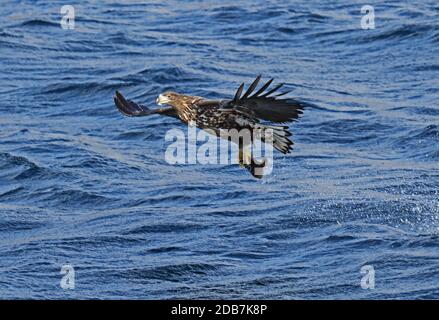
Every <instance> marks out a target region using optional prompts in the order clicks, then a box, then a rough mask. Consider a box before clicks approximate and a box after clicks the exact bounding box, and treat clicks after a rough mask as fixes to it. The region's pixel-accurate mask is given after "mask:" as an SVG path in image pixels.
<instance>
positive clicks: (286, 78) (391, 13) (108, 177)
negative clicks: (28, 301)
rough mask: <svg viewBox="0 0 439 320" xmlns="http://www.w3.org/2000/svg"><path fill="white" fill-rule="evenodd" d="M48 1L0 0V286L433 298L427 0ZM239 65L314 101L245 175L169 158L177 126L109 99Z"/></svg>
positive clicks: (180, 84)
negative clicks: (290, 141) (279, 145)
mask: <svg viewBox="0 0 439 320" xmlns="http://www.w3.org/2000/svg"><path fill="white" fill-rule="evenodd" d="M65 4H66V1H45V0H43V1H15V0H6V1H2V5H1V9H0V69H1V72H0V298H2V299H9V298H12V299H17V298H33V299H41V298H44V299H70V298H73V299H91V298H97V299H109V298H114V299H118V298H120V299H169V298H201V299H207V298H219V299H225V298H230V299H238V298H255V299H263V298H266V299H310V298H316V299H351V298H354V299H428V298H433V299H437V298H439V201H438V198H439V191H438V190H439V170H438V169H439V166H438V162H439V81H438V79H439V77H438V75H439V74H438V71H439V59H438V57H439V4H438V2H437V1H435V0H423V1H417V2H413V1H356V0H355V1H354V0H339V1H333V2H332V1H331V2H329V1H313V0H312V1H259V0H258V1H239V2H238V1H228V0H226V1H218V2H213V1H151V2H142V1H125V2H120V1H112V0H105V1H91V0H90V1H74V3H73V2H72V3H71V4H72V5H74V8H75V28H74V29H71V30H69V29H63V28H61V26H60V20H61V17H62V15H61V13H60V9H61V6H62V5H65ZM364 4H369V5H372V6H373V7H374V9H375V29H369V30H364V29H362V28H361V19H362V17H363V16H364V14H362V13H361V7H362V6H363V5H364ZM258 74H262V75H263V76H264V78H265V79H268V78H270V77H275V78H276V79H277V80H278V81H280V82H285V86H286V87H287V88H288V89H291V90H293V91H292V93H291V94H290V96H292V97H298V98H301V99H303V100H306V101H309V102H312V103H313V104H315V105H316V106H318V107H315V108H310V109H308V110H306V111H305V112H304V114H303V116H302V117H301V119H300V121H299V122H296V123H294V124H293V125H292V130H293V132H294V135H293V137H294V141H295V146H294V151H293V153H292V154H290V155H286V156H284V155H281V154H276V156H275V163H274V171H273V174H271V175H270V176H268V177H266V178H265V179H263V180H255V179H253V178H252V177H251V176H250V175H249V174H248V172H246V171H245V170H243V169H242V168H239V167H237V166H232V165H207V166H206V165H178V166H175V165H169V164H168V163H167V162H166V161H165V159H164V154H165V150H166V148H167V146H168V145H169V143H168V142H166V141H165V139H164V135H165V133H166V132H167V130H169V129H172V128H182V129H184V126H183V125H182V124H180V123H179V121H177V120H176V119H172V118H163V117H158V116H153V117H144V118H126V117H123V116H122V115H121V114H120V113H119V112H118V111H117V110H116V108H115V106H114V104H113V100H112V97H113V94H114V92H115V90H120V91H122V92H123V93H124V94H125V95H126V96H128V97H130V98H132V99H134V100H136V101H140V102H143V103H145V104H147V105H149V106H152V107H153V106H154V101H155V99H156V97H157V95H158V94H159V93H161V92H163V91H166V90H171V89H172V90H175V91H178V92H184V93H188V94H193V95H201V96H206V97H210V98H222V97H231V96H232V95H233V94H234V92H235V90H236V89H237V87H238V85H239V84H240V83H241V82H243V81H245V82H246V83H249V82H251V81H252V79H253V78H254V77H255V76H256V75H258ZM63 265H71V266H73V267H74V269H75V288H74V289H70V290H66V289H62V288H61V287H60V280H61V278H62V277H63V275H62V274H60V270H61V267H62V266H63ZM363 266H372V267H373V268H374V270H375V288H374V289H363V288H362V287H361V285H360V282H361V279H362V277H364V276H365V275H364V274H362V273H361V271H360V270H361V268H362V267H363Z"/></svg>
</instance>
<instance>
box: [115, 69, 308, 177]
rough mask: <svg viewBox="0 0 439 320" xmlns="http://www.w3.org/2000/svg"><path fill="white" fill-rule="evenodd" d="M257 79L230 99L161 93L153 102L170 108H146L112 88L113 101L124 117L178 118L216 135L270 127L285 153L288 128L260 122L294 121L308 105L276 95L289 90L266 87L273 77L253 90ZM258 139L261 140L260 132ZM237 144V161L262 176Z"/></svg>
mask: <svg viewBox="0 0 439 320" xmlns="http://www.w3.org/2000/svg"><path fill="white" fill-rule="evenodd" d="M260 79H261V76H258V77H257V78H256V79H255V80H254V81H253V83H252V84H251V85H250V87H249V88H248V89H247V91H246V92H245V93H244V94H242V92H243V89H244V83H242V84H241V85H240V86H239V88H238V90H237V91H236V93H235V96H234V98H233V99H224V100H208V99H205V98H202V97H197V96H189V95H184V94H179V93H175V92H165V93H162V94H160V95H159V97H158V98H157V100H156V102H157V104H159V105H163V104H167V105H170V107H165V108H160V109H149V108H148V107H146V106H143V105H140V104H137V103H135V102H133V101H131V100H126V99H125V98H124V97H123V95H122V94H121V93H120V92H118V91H116V95H115V97H114V102H115V104H116V106H117V108H118V109H119V111H120V112H121V113H123V114H124V115H126V116H128V117H141V116H148V115H152V114H161V115H165V116H169V117H174V118H177V119H180V120H181V121H183V122H184V123H189V122H195V124H196V126H197V127H198V128H201V129H204V130H206V129H210V130H209V132H213V133H215V134H216V135H217V136H220V131H221V130H224V129H226V130H227V129H228V130H230V129H236V130H238V131H239V130H242V129H248V130H250V132H253V131H256V130H259V131H261V130H262V131H264V130H267V129H270V130H271V131H272V139H271V140H272V141H271V143H272V145H273V147H274V148H275V149H277V150H279V151H280V152H282V153H284V154H286V153H289V152H290V151H291V150H292V148H291V146H292V145H293V142H292V141H291V140H290V139H289V138H288V137H289V136H291V133H290V131H288V127H287V126H273V125H268V124H263V123H261V121H266V122H272V123H285V122H290V121H294V120H296V119H297V118H298V117H299V116H300V115H301V114H302V112H303V109H304V108H305V107H306V106H307V105H308V104H307V103H304V102H300V101H297V100H294V99H288V98H280V97H281V96H284V95H285V94H287V93H289V91H288V92H282V93H277V91H278V90H279V89H280V88H281V87H282V85H283V84H279V85H276V86H275V87H273V88H272V89H269V86H270V85H271V83H272V82H273V79H271V80H269V81H268V82H267V83H265V84H264V85H263V86H262V87H260V88H259V89H258V90H257V91H256V92H255V90H256V88H257V86H258V84H259V80H260ZM252 136H253V135H252ZM261 140H262V141H264V135H262V137H261ZM239 147H240V152H239V154H240V156H239V163H240V164H241V165H242V166H244V167H245V168H247V169H248V170H249V171H250V172H251V173H252V175H253V176H255V177H257V178H261V177H262V175H261V174H259V173H257V172H259V171H257V170H255V169H257V168H261V166H262V167H263V166H264V163H259V162H257V161H255V160H254V159H253V157H252V156H251V154H248V153H244V152H243V151H242V150H243V149H242V145H241V144H240V145H239Z"/></svg>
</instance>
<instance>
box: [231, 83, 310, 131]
mask: <svg viewBox="0 0 439 320" xmlns="http://www.w3.org/2000/svg"><path fill="white" fill-rule="evenodd" d="M260 80H261V76H260V75H259V76H258V77H257V78H256V79H255V81H253V83H252V84H251V85H250V86H249V88H248V89H247V91H246V92H245V93H244V94H242V91H243V89H244V83H242V84H241V85H240V86H239V88H238V90H237V91H236V94H235V97H234V98H233V100H230V101H228V102H227V107H230V108H233V109H235V110H237V111H238V112H241V113H243V114H245V115H246V116H248V117H252V118H257V119H262V120H266V121H270V122H278V123H283V122H289V121H294V120H296V119H297V118H298V117H299V116H300V115H301V114H302V112H303V109H304V108H305V107H307V106H309V105H310V104H308V103H305V102H300V101H297V100H295V99H289V98H280V97H282V96H284V95H286V94H287V93H289V91H286V92H282V93H279V92H278V90H279V89H280V88H281V87H282V86H283V83H281V84H279V85H276V86H274V87H272V88H271V89H269V87H270V85H271V83H272V82H273V79H270V80H269V81H268V82H267V83H265V84H264V85H263V86H262V87H260V88H259V89H258V90H257V91H256V92H255V90H256V88H257V86H258V84H259V81H260Z"/></svg>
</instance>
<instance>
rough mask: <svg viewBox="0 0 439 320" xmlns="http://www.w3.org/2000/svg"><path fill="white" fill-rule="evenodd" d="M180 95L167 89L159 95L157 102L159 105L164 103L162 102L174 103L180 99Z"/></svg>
mask: <svg viewBox="0 0 439 320" xmlns="http://www.w3.org/2000/svg"><path fill="white" fill-rule="evenodd" d="M180 96H181V95H180V94H178V93H175V92H172V91H167V92H164V93H162V94H160V95H159V96H158V98H157V100H156V103H157V104H158V105H162V104H169V105H174V104H175V102H177V101H178V100H179V98H180Z"/></svg>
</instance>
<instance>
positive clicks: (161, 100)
mask: <svg viewBox="0 0 439 320" xmlns="http://www.w3.org/2000/svg"><path fill="white" fill-rule="evenodd" d="M155 102H156V103H157V104H158V105H160V106H161V105H162V104H165V103H168V102H169V99H168V98H167V97H165V96H164V95H162V94H160V95H159V97H158V98H157V100H156V101H155Z"/></svg>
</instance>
